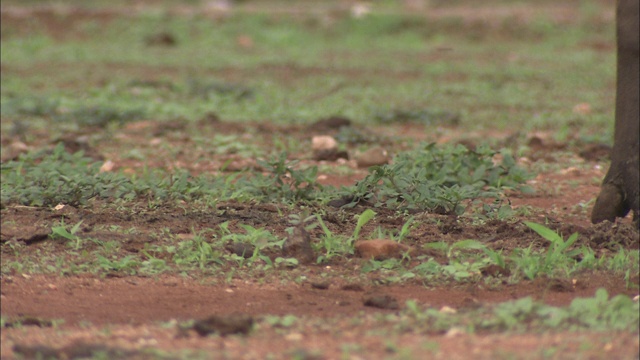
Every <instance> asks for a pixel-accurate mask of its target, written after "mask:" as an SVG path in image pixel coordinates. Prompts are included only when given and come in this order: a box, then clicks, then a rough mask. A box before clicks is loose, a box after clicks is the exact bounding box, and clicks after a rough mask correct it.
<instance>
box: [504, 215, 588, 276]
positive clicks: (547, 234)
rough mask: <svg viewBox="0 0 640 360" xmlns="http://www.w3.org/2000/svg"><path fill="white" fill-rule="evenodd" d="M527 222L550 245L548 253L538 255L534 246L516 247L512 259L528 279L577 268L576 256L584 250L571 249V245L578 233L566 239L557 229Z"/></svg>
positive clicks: (567, 271)
mask: <svg viewBox="0 0 640 360" xmlns="http://www.w3.org/2000/svg"><path fill="white" fill-rule="evenodd" d="M525 224H526V225H527V226H528V227H529V228H531V229H532V230H533V231H535V232H536V233H538V234H539V235H540V236H542V237H543V238H544V239H545V240H547V241H549V243H550V245H549V248H548V249H547V251H546V254H543V255H538V254H536V253H535V252H534V251H533V247H532V246H529V247H528V248H526V249H516V250H515V251H514V254H512V256H511V260H512V261H513V262H514V263H515V266H516V268H517V269H519V270H520V271H521V272H522V273H523V274H524V275H525V276H526V277H527V278H528V279H531V280H532V279H534V278H536V277H537V276H538V275H539V274H548V275H553V274H554V273H555V272H558V271H564V272H565V273H566V274H567V275H568V274H569V273H571V272H573V271H575V270H576V263H577V260H575V257H576V256H577V255H579V254H581V253H582V252H583V250H582V249H573V250H570V247H571V246H572V245H573V244H574V243H575V242H576V240H577V239H578V233H574V234H573V235H571V236H569V238H568V239H567V240H566V241H565V240H564V239H562V236H560V235H559V234H558V233H556V232H555V231H553V230H551V229H549V228H547V227H545V226H543V225H540V224H536V223H532V222H525Z"/></svg>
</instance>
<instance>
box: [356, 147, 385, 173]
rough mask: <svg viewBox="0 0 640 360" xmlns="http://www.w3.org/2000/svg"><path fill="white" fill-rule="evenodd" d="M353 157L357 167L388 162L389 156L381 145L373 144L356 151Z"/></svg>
mask: <svg viewBox="0 0 640 360" xmlns="http://www.w3.org/2000/svg"><path fill="white" fill-rule="evenodd" d="M354 159H355V160H356V163H357V164H358V167H359V168H368V167H371V166H376V165H384V164H388V163H389V160H390V157H389V153H387V150H385V149H384V148H383V147H381V146H374V147H372V148H370V149H368V150H366V151H363V152H356V154H355V155H354Z"/></svg>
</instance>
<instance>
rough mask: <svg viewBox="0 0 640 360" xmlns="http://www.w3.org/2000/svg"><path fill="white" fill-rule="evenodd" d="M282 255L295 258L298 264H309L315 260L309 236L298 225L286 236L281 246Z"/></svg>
mask: <svg viewBox="0 0 640 360" xmlns="http://www.w3.org/2000/svg"><path fill="white" fill-rule="evenodd" d="M282 254H283V255H284V256H285V257H289V258H296V259H297V260H298V262H299V263H300V264H309V263H311V262H313V261H314V260H315V258H316V255H315V253H314V252H313V249H312V248H311V235H309V233H308V232H307V230H305V229H304V226H302V225H298V226H296V227H294V228H293V232H292V233H291V234H289V235H288V236H287V240H285V242H284V244H283V245H282Z"/></svg>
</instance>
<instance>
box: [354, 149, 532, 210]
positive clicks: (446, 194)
mask: <svg viewBox="0 0 640 360" xmlns="http://www.w3.org/2000/svg"><path fill="white" fill-rule="evenodd" d="M496 154H497V153H496V152H494V151H493V150H490V149H488V148H486V147H479V148H478V149H476V150H475V151H471V150H469V149H467V148H466V147H464V146H462V145H458V146H444V147H438V146H436V145H435V144H428V145H425V146H423V147H421V148H420V149H417V150H413V151H408V152H404V153H400V154H398V155H397V156H396V158H395V159H394V163H393V165H384V166H378V167H374V168H372V170H371V173H370V174H369V175H368V176H367V177H366V178H365V179H363V180H362V181H360V182H358V184H357V185H355V186H353V187H350V188H345V189H343V190H342V193H341V194H342V195H343V196H345V197H350V198H353V199H354V200H353V201H352V203H351V204H350V205H351V206H354V205H356V204H357V203H358V202H360V201H370V202H373V204H374V206H376V207H377V206H386V207H389V208H393V209H398V210H429V211H437V212H443V213H457V214H462V213H464V211H465V209H466V207H465V206H464V205H463V203H464V201H466V200H469V199H476V198H479V197H493V198H500V196H501V193H502V191H503V189H507V188H513V189H519V190H521V191H529V188H528V187H526V186H524V185H522V184H523V183H524V182H525V181H526V180H527V179H528V178H529V177H530V175H529V174H528V173H527V172H526V171H525V170H523V169H521V168H519V167H518V166H516V164H515V161H514V159H513V158H512V157H511V156H510V155H508V154H506V153H503V154H502V162H501V163H500V164H499V165H494V163H493V161H492V157H493V156H494V155H496Z"/></svg>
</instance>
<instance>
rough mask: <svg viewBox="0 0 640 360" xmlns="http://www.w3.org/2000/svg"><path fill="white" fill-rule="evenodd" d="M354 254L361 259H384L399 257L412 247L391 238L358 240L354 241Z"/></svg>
mask: <svg viewBox="0 0 640 360" xmlns="http://www.w3.org/2000/svg"><path fill="white" fill-rule="evenodd" d="M354 246H355V249H356V254H358V255H359V256H360V257H361V258H363V259H375V260H384V259H390V258H399V257H401V256H402V254H403V253H404V252H407V251H409V252H411V250H412V248H411V247H409V246H407V245H404V244H400V243H398V242H395V241H393V240H386V239H376V240H360V241H356V243H355V245H354Z"/></svg>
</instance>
